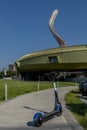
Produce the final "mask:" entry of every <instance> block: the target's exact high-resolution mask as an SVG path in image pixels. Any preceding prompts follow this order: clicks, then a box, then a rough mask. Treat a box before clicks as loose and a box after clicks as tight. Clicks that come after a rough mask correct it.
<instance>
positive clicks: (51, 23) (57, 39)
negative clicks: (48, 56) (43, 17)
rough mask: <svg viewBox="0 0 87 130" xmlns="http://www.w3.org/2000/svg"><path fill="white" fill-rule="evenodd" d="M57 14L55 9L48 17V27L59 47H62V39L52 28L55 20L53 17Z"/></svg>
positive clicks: (63, 44) (63, 43)
mask: <svg viewBox="0 0 87 130" xmlns="http://www.w3.org/2000/svg"><path fill="white" fill-rule="evenodd" d="M57 14H58V10H57V9H55V10H54V11H53V13H52V15H51V17H50V19H49V29H50V31H51V33H52V34H53V36H54V38H55V39H56V41H57V42H58V43H59V46H60V47H64V46H65V42H64V41H63V39H62V38H61V37H60V36H59V35H58V33H57V32H56V31H55V29H54V22H55V18H56V16H57Z"/></svg>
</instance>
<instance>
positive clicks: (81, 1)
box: [0, 0, 87, 69]
mask: <svg viewBox="0 0 87 130" xmlns="http://www.w3.org/2000/svg"><path fill="white" fill-rule="evenodd" d="M54 9H58V10H59V14H58V16H57V18H56V21H55V29H56V31H57V32H58V33H59V35H60V36H61V37H62V38H63V40H64V41H65V42H66V44H67V45H68V46H72V45H79V44H87V0H0V69H3V68H7V67H8V65H9V64H13V63H14V62H15V61H17V60H18V58H20V57H21V56H23V55H25V54H27V53H31V52H34V51H38V50H44V49H48V48H55V47H58V43H57V42H56V41H55V39H54V38H53V36H52V34H51V32H50V31H49V28H48V21H49V18H50V16H51V14H52V12H53V10H54Z"/></svg>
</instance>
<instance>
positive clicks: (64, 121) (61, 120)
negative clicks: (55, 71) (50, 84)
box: [0, 86, 83, 130]
mask: <svg viewBox="0 0 87 130" xmlns="http://www.w3.org/2000/svg"><path fill="white" fill-rule="evenodd" d="M76 88H77V87H72V86H71V87H63V88H58V95H59V98H60V101H61V104H62V107H63V114H62V115H61V116H57V117H54V118H53V119H51V120H49V121H47V122H45V123H43V124H42V126H41V127H39V128H38V127H36V126H35V124H34V123H33V115H34V114H35V113H36V112H37V111H42V112H50V111H52V110H53V108H54V91H53V89H48V90H43V91H38V92H33V93H30V94H25V95H22V96H19V97H17V98H14V99H13V100H10V101H7V102H3V103H0V130H37V129H39V130H49V129H50V130H83V128H82V127H81V126H80V124H79V123H78V122H77V120H76V119H75V118H74V116H73V115H72V114H71V112H70V111H69V110H68V108H67V107H66V105H65V101H64V95H65V94H66V93H68V92H69V91H71V90H73V89H76Z"/></svg>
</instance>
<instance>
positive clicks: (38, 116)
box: [33, 112, 44, 127]
mask: <svg viewBox="0 0 87 130" xmlns="http://www.w3.org/2000/svg"><path fill="white" fill-rule="evenodd" d="M43 118H44V113H42V112H37V113H35V115H34V117H33V121H34V123H35V125H36V126H37V127H40V126H41V125H42V123H43Z"/></svg>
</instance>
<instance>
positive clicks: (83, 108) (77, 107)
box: [65, 90, 87, 130]
mask: <svg viewBox="0 0 87 130" xmlns="http://www.w3.org/2000/svg"><path fill="white" fill-rule="evenodd" d="M65 101H66V105H67V106H68V107H69V109H70V110H71V112H72V113H73V114H74V115H75V117H76V119H77V120H78V121H79V123H80V124H81V125H82V126H83V127H84V129H85V130H87V105H85V104H84V103H83V102H82V101H81V100H80V98H79V96H78V90H73V91H71V92H69V93H68V94H66V96H65Z"/></svg>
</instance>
